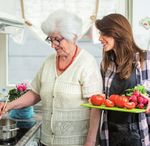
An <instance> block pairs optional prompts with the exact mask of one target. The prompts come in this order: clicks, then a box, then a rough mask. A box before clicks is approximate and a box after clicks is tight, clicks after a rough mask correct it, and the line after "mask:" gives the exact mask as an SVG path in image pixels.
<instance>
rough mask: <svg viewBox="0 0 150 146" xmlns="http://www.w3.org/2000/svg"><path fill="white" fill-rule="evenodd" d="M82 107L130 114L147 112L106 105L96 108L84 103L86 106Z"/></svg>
mask: <svg viewBox="0 0 150 146" xmlns="http://www.w3.org/2000/svg"><path fill="white" fill-rule="evenodd" d="M81 106H84V107H87V108H97V109H101V110H112V111H120V112H129V113H142V112H145V111H146V109H138V108H133V109H126V108H119V107H106V106H105V105H101V106H95V105H92V104H90V103H84V104H81Z"/></svg>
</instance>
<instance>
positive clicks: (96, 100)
mask: <svg viewBox="0 0 150 146" xmlns="http://www.w3.org/2000/svg"><path fill="white" fill-rule="evenodd" d="M90 102H91V103H92V104H93V105H97V106H99V105H102V104H103V103H104V97H103V96H101V95H93V96H91V97H90Z"/></svg>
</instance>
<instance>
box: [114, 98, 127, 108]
mask: <svg viewBox="0 0 150 146" xmlns="http://www.w3.org/2000/svg"><path fill="white" fill-rule="evenodd" d="M126 102H129V100H128V97H126V96H119V97H118V98H117V99H116V101H115V103H116V105H117V106H118V107H124V106H125V103H126Z"/></svg>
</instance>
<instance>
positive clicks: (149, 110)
mask: <svg viewBox="0 0 150 146" xmlns="http://www.w3.org/2000/svg"><path fill="white" fill-rule="evenodd" d="M147 99H148V104H147V108H146V113H147V114H150V98H147Z"/></svg>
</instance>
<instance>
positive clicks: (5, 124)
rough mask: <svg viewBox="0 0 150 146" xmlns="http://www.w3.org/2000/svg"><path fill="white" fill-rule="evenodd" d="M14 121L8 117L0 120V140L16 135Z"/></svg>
mask: <svg viewBox="0 0 150 146" xmlns="http://www.w3.org/2000/svg"><path fill="white" fill-rule="evenodd" d="M16 126H17V123H16V121H13V120H10V119H1V120H0V140H8V139H11V138H14V137H15V136H16V135H17V130H18V129H19V128H17V127H16Z"/></svg>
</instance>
